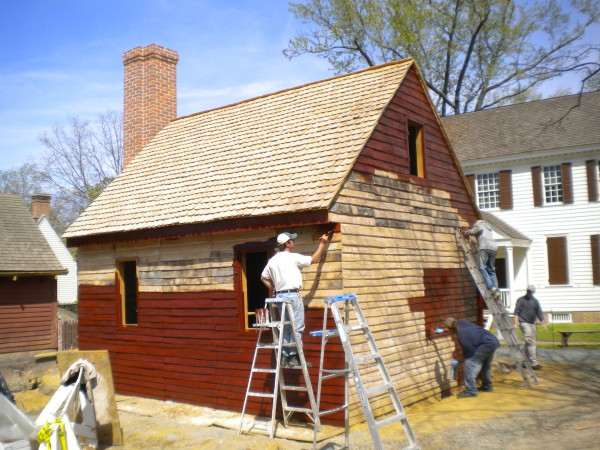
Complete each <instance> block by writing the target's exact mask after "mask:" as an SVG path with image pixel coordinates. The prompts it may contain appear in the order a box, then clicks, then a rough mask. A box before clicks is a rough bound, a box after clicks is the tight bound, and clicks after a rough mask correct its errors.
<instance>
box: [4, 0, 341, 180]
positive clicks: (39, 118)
mask: <svg viewBox="0 0 600 450" xmlns="http://www.w3.org/2000/svg"><path fill="white" fill-rule="evenodd" d="M295 32H296V24H295V23H294V21H293V17H292V15H291V14H290V13H289V12H288V7H287V1H284V0H236V1H228V0H77V1H75V0H23V1H2V2H0V36H1V37H0V45H1V46H2V57H1V59H0V170H6V169H11V168H17V167H19V166H20V165H22V164H24V163H26V162H28V161H30V159H31V158H30V156H35V155H36V154H39V153H40V152H42V151H43V147H42V145H41V144H40V143H39V142H38V140H37V137H38V135H39V134H40V133H41V132H43V131H45V130H49V129H50V128H51V126H52V125H53V124H54V123H63V124H64V123H66V119H67V117H68V116H69V115H74V116H78V117H80V118H85V119H90V120H94V119H95V117H96V116H97V115H98V113H102V112H105V111H107V110H121V109H122V104H123V100H122V97H123V64H122V61H121V57H122V55H123V52H125V51H127V50H129V49H131V48H133V47H136V46H139V45H148V44H151V43H156V44H159V45H163V46H165V47H168V48H171V49H174V50H177V51H178V52H179V63H178V65H177V83H178V86H177V87H178V115H180V116H181V115H186V114H191V113H195V112H198V111H202V110H205V109H208V108H211V107H215V106H221V105H225V104H229V103H232V102H235V101H238V100H243V99H246V98H251V97H255V96H257V95H261V94H265V93H269V92H274V91H277V90H280V89H283V88H288V87H292V86H296V85H299V84H304V83H307V82H310V81H315V80H319V79H323V78H327V77H329V76H332V75H333V72H332V71H331V70H330V69H329V66H328V64H327V62H326V61H323V60H321V59H318V58H316V57H309V56H307V57H301V58H297V59H295V60H293V61H288V60H287V59H286V58H285V57H284V56H283V55H282V53H281V50H282V49H283V48H285V47H286V45H287V42H288V40H289V39H291V38H292V37H293V36H294V34H295Z"/></svg>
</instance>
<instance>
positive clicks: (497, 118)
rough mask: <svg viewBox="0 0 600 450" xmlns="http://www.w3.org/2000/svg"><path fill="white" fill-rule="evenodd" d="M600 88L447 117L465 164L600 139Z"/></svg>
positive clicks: (450, 133)
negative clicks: (593, 90) (599, 118)
mask: <svg viewBox="0 0 600 450" xmlns="http://www.w3.org/2000/svg"><path fill="white" fill-rule="evenodd" d="M599 116H600V91H596V92H589V93H586V94H582V95H581V96H579V95H569V96H565V97H557V98H550V99H546V100H538V101H534V102H528V103H520V104H518V105H511V106H503V107H500V108H494V109H487V110H483V111H476V112H472V113H467V114H459V115H456V116H450V117H444V118H443V119H442V123H443V125H444V129H445V130H446V133H447V134H448V136H449V138H450V141H451V142H452V147H453V148H454V150H455V152H456V155H457V156H458V159H459V160H460V161H461V162H463V163H464V162H466V161H471V160H475V159H482V158H493V157H505V156H510V155H517V154H522V153H534V152H540V151H544V150H552V149H559V148H560V149H568V148H573V147H581V146H586V145H597V144H598V143H600V126H598V117H599Z"/></svg>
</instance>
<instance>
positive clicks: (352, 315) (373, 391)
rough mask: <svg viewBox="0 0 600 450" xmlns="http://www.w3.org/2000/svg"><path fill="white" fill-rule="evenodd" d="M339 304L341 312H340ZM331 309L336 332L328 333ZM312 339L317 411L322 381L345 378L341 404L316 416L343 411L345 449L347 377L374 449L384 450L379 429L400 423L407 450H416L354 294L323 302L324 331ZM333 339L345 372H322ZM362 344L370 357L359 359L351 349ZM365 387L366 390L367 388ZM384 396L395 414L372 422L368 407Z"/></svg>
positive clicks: (338, 296) (414, 442)
mask: <svg viewBox="0 0 600 450" xmlns="http://www.w3.org/2000/svg"><path fill="white" fill-rule="evenodd" d="M340 304H341V305H342V309H343V316H342V311H340ZM328 308H331V313H332V315H333V320H334V321H335V324H336V327H337V330H333V331H332V330H327V329H326V327H327V311H328ZM311 334H312V335H313V336H319V335H320V336H321V360H320V362H319V381H318V388H317V405H318V406H319V407H320V402H321V390H322V382H323V380H326V379H329V378H334V377H337V376H345V395H344V397H345V398H344V404H343V405H341V406H339V407H336V408H332V409H329V410H324V411H320V412H319V415H321V416H323V415H325V414H331V413H334V412H337V411H340V410H342V409H343V410H345V427H346V430H345V431H346V447H349V442H348V434H349V432H348V431H349V430H348V426H349V425H348V406H349V405H348V375H351V376H352V379H353V380H354V385H355V387H356V389H357V391H358V397H359V399H360V403H361V405H362V408H363V413H364V416H365V419H366V421H367V425H368V426H369V431H370V432H371V437H372V438H373V444H374V445H375V449H377V450H381V449H383V444H382V442H381V437H380V436H379V428H382V427H384V426H386V425H388V424H391V423H394V422H398V421H400V422H402V426H403V427H404V433H405V434H406V437H407V439H408V441H409V443H410V447H409V448H414V449H417V448H419V447H418V444H417V440H416V438H415V436H414V433H413V430H412V428H411V426H410V423H409V422H408V418H407V417H406V414H405V412H404V408H403V407H402V403H401V402H400V399H399V397H398V394H397V393H396V390H395V389H394V385H393V383H392V380H391V378H390V376H389V374H388V372H387V369H386V367H385V364H384V363H383V359H382V357H381V354H380V353H379V350H378V348H377V344H376V343H375V340H374V339H373V335H372V333H371V329H370V328H369V325H368V324H367V321H366V319H365V316H364V314H363V312H362V310H361V308H360V305H359V304H358V299H357V298H356V295H355V294H345V295H336V296H333V297H326V298H325V308H324V317H323V330H322V331H317V332H312V333H311ZM333 336H339V338H340V340H341V342H342V346H343V348H344V354H345V358H346V362H345V366H346V368H345V369H325V368H323V361H324V354H325V345H326V343H327V340H328V339H329V338H331V337H333ZM365 344H367V345H368V347H369V351H370V352H369V353H368V354H364V355H361V356H358V355H356V354H355V352H354V350H353V347H356V348H358V347H364V346H365ZM373 368H377V370H378V374H379V376H380V377H379V378H376V379H375V376H376V375H377V372H376V371H373ZM367 374H368V375H369V376H370V377H371V379H370V380H368V381H365V380H364V378H365V375H367ZM367 385H368V386H367ZM384 396H387V397H388V398H389V399H390V400H391V402H392V404H393V406H394V412H393V413H392V414H389V415H387V416H386V417H384V418H379V420H377V419H375V417H374V415H373V411H372V408H371V403H372V402H374V401H376V400H381V399H382V398H384ZM316 437H317V430H316V429H315V434H314V438H313V448H314V447H316Z"/></svg>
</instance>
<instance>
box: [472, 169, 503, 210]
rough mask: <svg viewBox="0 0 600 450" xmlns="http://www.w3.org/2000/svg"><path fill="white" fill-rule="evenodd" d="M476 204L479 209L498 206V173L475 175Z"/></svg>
mask: <svg viewBox="0 0 600 450" xmlns="http://www.w3.org/2000/svg"><path fill="white" fill-rule="evenodd" d="M477 205H478V206H479V208H480V209H491V208H499V207H500V181H499V177H498V173H484V174H481V175H477Z"/></svg>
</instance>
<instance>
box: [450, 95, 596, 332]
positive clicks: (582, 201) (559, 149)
mask: <svg viewBox="0 0 600 450" xmlns="http://www.w3.org/2000/svg"><path fill="white" fill-rule="evenodd" d="M443 122H444V126H445V128H446V131H447V133H448V135H449V137H450V140H451V142H452V145H453V147H454V150H455V151H456V153H457V155H458V157H459V159H460V161H461V164H462V167H463V170H464V173H465V175H466V176H467V179H468V180H469V182H470V184H471V188H472V190H473V194H474V196H475V199H476V202H477V204H478V206H479V208H480V210H481V211H482V212H483V213H484V214H483V216H484V219H487V220H489V221H490V222H491V224H492V226H493V227H494V229H495V231H496V237H497V241H498V243H499V247H500V248H499V252H498V264H497V266H498V272H499V275H500V278H501V280H500V282H501V286H502V287H504V291H505V293H504V296H505V301H506V304H507V305H508V306H509V309H511V310H512V309H514V305H515V303H516V299H517V298H518V297H520V296H521V295H523V294H524V293H525V288H526V286H527V285H529V284H533V285H535V286H536V288H537V292H536V294H535V296H536V297H537V298H538V299H539V300H540V302H541V304H542V307H543V309H544V312H545V313H548V314H551V317H550V318H549V319H552V318H554V320H555V321H573V322H598V321H600V201H599V191H600V186H599V179H600V91H597V92H592V93H587V94H583V95H581V96H579V95H573V96H566V97H559V98H553V99H547V100H540V101H535V102H530V103H523V104H519V105H513V106H506V107H501V108H496V109H491V110H485V111H479V112H474V113H469V114H463V115H458V116H452V117H447V118H444V119H443ZM507 230H508V231H507Z"/></svg>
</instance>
